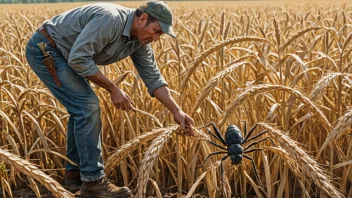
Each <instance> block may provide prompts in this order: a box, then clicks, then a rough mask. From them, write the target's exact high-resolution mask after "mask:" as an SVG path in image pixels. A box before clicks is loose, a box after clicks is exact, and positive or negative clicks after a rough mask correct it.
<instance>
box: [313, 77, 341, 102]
mask: <svg viewBox="0 0 352 198" xmlns="http://www.w3.org/2000/svg"><path fill="white" fill-rule="evenodd" d="M343 75H344V74H342V73H338V72H335V73H331V74H328V75H326V76H324V77H323V78H321V79H320V80H319V81H318V82H317V83H316V84H315V86H314V89H313V91H312V93H311V96H310V98H311V100H312V101H314V100H316V99H319V98H321V96H322V95H323V93H324V90H325V88H326V87H327V86H328V85H329V84H330V82H331V81H332V80H334V79H335V78H336V77H337V76H343Z"/></svg>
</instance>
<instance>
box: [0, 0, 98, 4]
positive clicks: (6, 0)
mask: <svg viewBox="0 0 352 198" xmlns="http://www.w3.org/2000/svg"><path fill="white" fill-rule="evenodd" d="M83 1H97V0H0V4H4V3H8V4H15V3H61V2H83Z"/></svg>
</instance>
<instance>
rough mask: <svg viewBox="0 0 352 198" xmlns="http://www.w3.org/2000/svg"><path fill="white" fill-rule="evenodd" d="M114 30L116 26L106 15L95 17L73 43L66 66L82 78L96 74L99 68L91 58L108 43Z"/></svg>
mask: <svg viewBox="0 0 352 198" xmlns="http://www.w3.org/2000/svg"><path fill="white" fill-rule="evenodd" d="M116 29H117V24H116V23H115V22H114V21H113V20H112V18H111V17H110V16H109V15H108V14H100V15H95V16H94V17H93V18H92V19H91V20H90V21H89V22H88V23H87V24H86V25H85V27H84V28H83V30H82V32H81V33H80V34H79V36H78V37H77V39H76V41H75V42H74V44H73V46H72V48H71V51H70V54H69V57H68V64H69V65H70V66H71V67H72V68H73V69H74V70H75V71H76V72H77V73H78V74H79V75H80V76H82V77H86V76H91V75H94V74H95V73H97V72H98V71H99V68H98V67H97V65H96V64H95V62H94V61H93V57H94V56H95V55H97V54H99V52H101V51H102V49H103V48H104V47H105V46H106V45H107V44H108V43H109V42H110V40H111V38H113V36H114V35H115V33H116V32H115V31H116ZM114 30H115V31H114Z"/></svg>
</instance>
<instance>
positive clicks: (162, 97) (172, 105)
mask: <svg viewBox="0 0 352 198" xmlns="http://www.w3.org/2000/svg"><path fill="white" fill-rule="evenodd" d="M154 96H155V97H156V99H158V100H159V101H160V102H161V103H162V104H163V105H164V106H165V107H166V108H167V109H169V110H170V111H171V113H172V114H174V115H175V113H176V112H178V111H180V110H181V109H180V107H179V106H178V105H177V103H176V102H175V100H174V98H173V97H172V96H171V94H170V91H169V89H168V88H167V86H162V87H159V88H157V89H155V91H154Z"/></svg>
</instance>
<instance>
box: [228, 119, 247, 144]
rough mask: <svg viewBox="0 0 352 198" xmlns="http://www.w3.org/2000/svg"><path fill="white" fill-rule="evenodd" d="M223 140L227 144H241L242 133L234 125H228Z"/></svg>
mask: <svg viewBox="0 0 352 198" xmlns="http://www.w3.org/2000/svg"><path fill="white" fill-rule="evenodd" d="M225 141H226V144H227V145H231V144H243V135H242V132H241V130H240V129H239V128H238V127H237V126H236V125H233V124H231V125H229V126H228V127H227V129H226V133H225Z"/></svg>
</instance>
